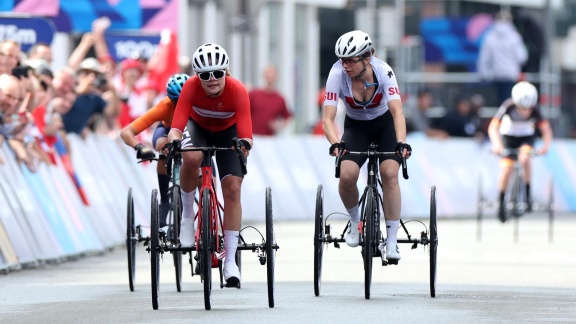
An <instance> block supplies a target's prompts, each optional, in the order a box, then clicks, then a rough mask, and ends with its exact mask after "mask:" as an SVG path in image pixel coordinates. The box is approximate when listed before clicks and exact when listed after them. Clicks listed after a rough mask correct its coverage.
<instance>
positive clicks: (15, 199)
mask: <svg viewBox="0 0 576 324" xmlns="http://www.w3.org/2000/svg"><path fill="white" fill-rule="evenodd" d="M69 140H70V143H71V147H72V154H71V160H72V164H73V166H74V169H75V172H76V176H77V180H78V183H77V184H76V183H75V182H74V180H73V178H71V177H70V175H69V174H68V172H67V170H66V168H65V166H64V163H62V161H61V160H60V159H59V158H58V157H56V162H57V164H56V165H50V166H47V165H41V166H40V167H39V169H38V170H37V171H36V172H34V173H32V172H30V171H29V170H28V169H27V167H25V166H24V165H22V164H18V163H17V162H16V160H15V158H14V154H13V152H12V151H11V150H10V148H9V147H8V145H6V144H4V145H2V146H1V147H0V155H1V156H2V157H3V158H4V160H5V161H4V164H0V269H4V270H7V271H8V270H11V269H17V268H20V267H26V266H36V265H38V264H42V263H44V262H58V261H62V260H66V259H67V258H70V257H77V256H81V255H85V254H90V253H101V252H102V251H105V250H106V249H109V248H112V247H115V246H119V245H123V244H124V242H125V233H126V209H127V194H128V189H129V188H132V193H133V199H134V208H135V222H136V224H140V225H142V226H143V227H144V230H145V231H146V230H147V229H148V228H149V224H150V220H149V219H150V216H149V215H150V206H151V202H150V199H151V191H152V189H153V188H156V187H157V178H156V162H153V163H137V160H136V154H135V152H134V150H133V149H131V148H129V147H127V146H126V145H124V143H123V142H122V141H121V140H119V139H117V140H113V139H110V138H108V137H104V136H89V137H88V138H86V139H81V138H79V137H77V136H74V135H70V136H69ZM408 142H409V143H410V144H411V145H412V147H413V149H414V152H413V156H412V157H411V158H410V159H409V160H408V172H409V176H410V179H409V180H404V179H402V177H401V176H400V177H399V181H400V187H401V190H402V217H403V218H427V217H428V214H429V204H430V189H431V187H432V186H433V185H434V186H436V187H437V210H438V217H439V218H447V217H467V216H472V215H476V211H477V204H478V196H479V189H480V188H479V186H480V185H479V183H480V179H482V180H481V181H482V187H483V193H484V195H485V196H486V197H488V198H489V199H490V197H493V199H494V200H495V199H496V197H497V194H498V193H497V189H496V181H497V175H498V158H497V157H496V156H494V155H492V154H491V153H490V152H489V145H487V144H479V143H478V142H476V141H474V140H470V139H450V140H431V139H428V138H426V137H424V136H420V135H410V136H409V138H408ZM575 160H576V142H574V141H569V140H555V142H554V144H553V146H552V148H551V150H550V152H549V154H547V155H546V156H542V157H536V158H534V159H533V169H534V171H533V181H532V188H533V189H532V191H533V196H534V199H535V201H538V200H539V199H542V200H544V199H547V197H548V192H549V190H550V184H551V183H553V190H554V196H555V208H556V210H557V211H560V212H562V211H564V212H575V211H576V192H575V191H574V188H573V184H574V183H576V165H575V164H574V163H573V161H575ZM552 179H553V182H552V181H551V180H552ZM365 181H366V175H365V173H364V170H363V173H362V174H361V179H360V181H359V183H358V187H359V189H360V190H363V188H364V183H365ZM318 185H322V186H323V188H324V209H325V214H329V213H344V214H345V213H346V211H345V209H344V206H343V205H342V203H341V201H340V198H339V195H338V179H336V178H335V177H334V158H333V157H331V156H329V155H328V143H327V142H326V140H325V139H324V138H323V137H318V136H311V135H310V136H308V135H302V136H286V137H255V139H254V149H253V150H252V152H251V154H250V156H249V158H248V174H247V175H246V177H245V179H244V185H243V187H242V203H243V220H244V221H245V222H246V223H249V222H263V221H264V218H265V191H266V188H267V187H270V188H271V189H272V201H273V214H274V218H275V220H299V219H300V220H302V219H308V220H312V219H313V216H314V209H315V199H316V190H317V188H318ZM78 186H80V187H81V188H82V190H84V192H85V195H86V197H87V200H88V204H85V203H84V202H83V200H82V199H81V196H80V195H79V192H78V189H77V187H78ZM219 196H220V197H221V193H219ZM543 202H545V201H543Z"/></svg>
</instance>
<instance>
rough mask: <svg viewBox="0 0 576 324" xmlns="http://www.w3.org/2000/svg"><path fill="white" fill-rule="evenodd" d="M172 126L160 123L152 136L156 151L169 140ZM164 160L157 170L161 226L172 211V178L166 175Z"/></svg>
mask: <svg viewBox="0 0 576 324" xmlns="http://www.w3.org/2000/svg"><path fill="white" fill-rule="evenodd" d="M169 131H170V128H168V127H164V125H162V123H159V124H158V127H156V130H155V131H154V135H153V136H152V145H153V146H154V148H156V151H160V150H161V149H162V147H164V145H165V144H166V143H167V142H168V132H169ZM162 162H163V161H158V163H157V164H156V171H157V172H158V189H159V190H158V191H159V192H160V205H159V209H160V213H159V218H160V220H159V223H160V227H164V226H166V218H167V217H168V212H169V211H170V203H169V201H170V200H169V198H168V187H169V186H170V178H168V176H167V175H166V168H165V167H164V163H162Z"/></svg>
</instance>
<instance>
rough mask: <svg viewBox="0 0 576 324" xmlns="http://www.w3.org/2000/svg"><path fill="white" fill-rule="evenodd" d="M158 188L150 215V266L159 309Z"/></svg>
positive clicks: (153, 292) (155, 307) (153, 296)
mask: <svg viewBox="0 0 576 324" xmlns="http://www.w3.org/2000/svg"><path fill="white" fill-rule="evenodd" d="M158 213H159V211H158V190H156V189H154V190H152V213H151V217H150V267H151V270H152V271H151V273H152V278H151V279H152V280H151V281H152V308H154V309H155V310H156V309H158V292H159V290H160V238H159V236H158V235H159V233H160V228H159V224H158Z"/></svg>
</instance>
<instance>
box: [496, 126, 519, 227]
mask: <svg viewBox="0 0 576 324" xmlns="http://www.w3.org/2000/svg"><path fill="white" fill-rule="evenodd" d="M502 143H503V146H504V149H505V150H514V149H518V148H519V147H520V145H521V142H520V141H519V139H518V137H516V136H507V135H504V136H502ZM517 158H518V157H517V155H511V156H506V157H503V158H501V159H500V163H499V168H500V175H499V177H498V192H499V195H498V218H499V219H500V221H501V222H505V221H506V208H505V207H506V206H505V202H504V198H505V196H506V189H507V188H508V182H509V181H510V175H511V174H512V171H513V170H514V161H515V159H517Z"/></svg>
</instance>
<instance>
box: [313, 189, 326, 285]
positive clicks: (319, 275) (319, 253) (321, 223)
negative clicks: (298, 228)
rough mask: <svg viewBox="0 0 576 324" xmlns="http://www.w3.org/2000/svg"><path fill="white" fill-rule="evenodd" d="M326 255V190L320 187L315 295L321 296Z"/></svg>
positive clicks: (316, 222)
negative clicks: (323, 261)
mask: <svg viewBox="0 0 576 324" xmlns="http://www.w3.org/2000/svg"><path fill="white" fill-rule="evenodd" d="M323 255H324V190H323V188H322V185H318V190H317V191H316V213H315V214H314V295H316V296H320V286H321V280H322V256H323Z"/></svg>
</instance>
